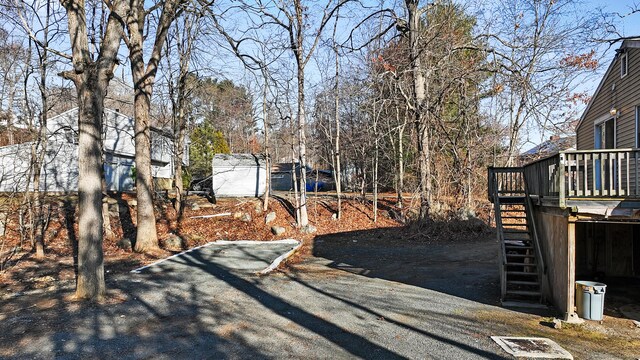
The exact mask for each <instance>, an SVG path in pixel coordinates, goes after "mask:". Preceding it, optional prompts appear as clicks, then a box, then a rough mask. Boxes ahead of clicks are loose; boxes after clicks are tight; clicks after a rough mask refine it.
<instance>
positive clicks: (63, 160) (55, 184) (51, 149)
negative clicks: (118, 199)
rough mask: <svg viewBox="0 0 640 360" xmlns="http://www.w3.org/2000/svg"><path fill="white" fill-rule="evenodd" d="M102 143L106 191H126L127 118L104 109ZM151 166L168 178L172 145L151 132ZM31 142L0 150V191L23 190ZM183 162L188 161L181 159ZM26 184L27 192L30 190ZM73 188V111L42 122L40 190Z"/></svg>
mask: <svg viewBox="0 0 640 360" xmlns="http://www.w3.org/2000/svg"><path fill="white" fill-rule="evenodd" d="M103 121H104V128H103V133H102V140H103V146H104V157H105V162H104V174H105V180H106V182H107V186H108V189H109V190H111V191H127V190H132V189H133V186H134V183H135V181H134V179H133V177H132V171H133V168H134V167H135V163H134V158H135V144H134V124H133V119H132V118H130V117H128V116H126V115H123V114H121V113H119V112H117V111H114V110H110V109H105V110H104V117H103ZM151 144H152V145H151V166H152V173H153V176H154V178H156V179H171V178H172V177H173V156H172V147H173V143H172V140H171V136H170V134H167V133H165V132H163V131H162V130H160V129H156V128H152V129H151ZM31 146H32V144H31V143H24V144H18V145H11V146H4V147H0V192H9V191H24V190H25V189H26V184H27V179H28V177H29V162H30V152H31ZM185 159H188V157H187V156H185ZM32 186H33V185H32V184H30V185H29V189H30V190H32ZM77 189H78V108H74V109H71V110H69V111H66V112H64V113H62V114H59V115H56V116H54V117H52V118H50V119H48V120H47V150H46V155H45V159H44V164H43V165H42V175H41V177H40V190H41V191H49V192H70V191H71V192H72V191H77Z"/></svg>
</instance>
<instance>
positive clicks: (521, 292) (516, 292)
mask: <svg viewBox="0 0 640 360" xmlns="http://www.w3.org/2000/svg"><path fill="white" fill-rule="evenodd" d="M506 294H507V295H524V296H540V291H528V290H507V293H506Z"/></svg>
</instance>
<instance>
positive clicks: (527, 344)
mask: <svg viewBox="0 0 640 360" xmlns="http://www.w3.org/2000/svg"><path fill="white" fill-rule="evenodd" d="M491 339H493V341H495V342H496V343H497V344H498V345H500V347H501V348H502V349H503V350H504V351H506V352H508V353H509V354H511V355H513V356H515V357H524V358H538V359H571V360H573V356H572V355H571V354H569V352H568V351H567V350H565V349H563V348H562V347H561V346H560V345H558V344H557V343H556V342H555V341H553V340H551V339H547V338H534V337H509V336H492V337H491Z"/></svg>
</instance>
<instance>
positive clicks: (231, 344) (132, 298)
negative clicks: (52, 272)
mask: <svg viewBox="0 0 640 360" xmlns="http://www.w3.org/2000/svg"><path fill="white" fill-rule="evenodd" d="M346 250H351V249H350V248H347V249H346ZM263 255H264V254H262V253H256V252H255V251H248V250H247V249H234V250H229V249H227V248H201V249H198V250H195V251H192V252H189V253H186V254H184V255H183V256H180V257H176V258H173V259H172V260H170V261H165V262H163V263H161V264H160V265H157V266H153V267H151V268H147V269H146V270H144V271H142V273H140V274H128V275H127V276H118V277H114V278H109V279H108V287H109V288H110V289H112V290H111V294H110V297H109V301H110V302H109V303H107V304H100V305H92V304H86V303H77V302H70V301H69V300H68V299H67V298H65V296H66V295H68V294H69V293H65V292H56V293H53V294H51V293H49V294H41V295H32V296H22V297H18V298H13V299H11V300H9V301H5V302H2V303H0V332H1V333H2V334H3V340H2V341H1V342H0V357H15V358H52V357H55V358H86V357H100V358H122V359H138V358H171V359H175V358H211V359H219V358H243V359H244V358H252V359H253V358H274V357H282V356H289V357H294V358H379V359H401V358H428V357H435V358H442V357H447V356H453V357H456V358H496V359H499V358H503V357H502V356H500V355H498V353H499V349H498V348H496V347H495V346H493V344H491V343H490V342H489V340H488V339H487V337H486V336H485V335H484V334H482V333H481V330H480V329H478V328H477V324H476V323H475V322H474V321H473V320H472V319H471V318H470V316H469V314H472V313H473V308H474V306H476V305H473V303H471V302H466V303H464V304H460V303H457V301H456V300H455V299H453V298H451V297H448V296H447V295H444V294H443V295H440V296H436V297H433V295H434V294H433V292H430V291H427V290H423V289H420V288H417V287H413V286H406V285H403V284H394V283H391V282H387V281H380V280H379V279H376V278H362V277H361V276H357V275H353V274H349V273H344V274H345V275H343V276H339V277H338V278H332V277H327V278H322V279H319V278H316V277H314V276H308V274H304V273H300V274H296V273H295V272H294V273H290V274H274V275H272V276H266V277H265V276H263V277H260V276H256V275H255V271H256V270H259V269H260V268H261V267H263V266H264V263H268V261H266V260H265V258H264V256H263ZM269 256H270V257H271V256H272V254H271V255H269ZM407 265H409V266H415V265H416V264H412V263H409V264H407ZM313 266H316V270H318V271H323V270H322V269H326V267H324V266H320V265H313ZM332 271H335V270H332ZM444 276H446V275H444ZM428 284H433V283H432V282H427V283H425V284H424V285H425V286H426V285H428ZM432 297H433V298H432Z"/></svg>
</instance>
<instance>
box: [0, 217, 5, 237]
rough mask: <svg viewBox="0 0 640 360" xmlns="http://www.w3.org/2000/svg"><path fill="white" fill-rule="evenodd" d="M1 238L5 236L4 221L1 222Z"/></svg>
mask: <svg viewBox="0 0 640 360" xmlns="http://www.w3.org/2000/svg"><path fill="white" fill-rule="evenodd" d="M0 236H4V221H2V220H0Z"/></svg>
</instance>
